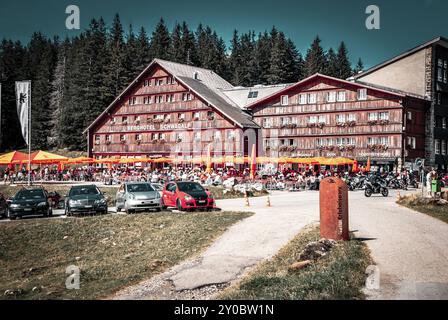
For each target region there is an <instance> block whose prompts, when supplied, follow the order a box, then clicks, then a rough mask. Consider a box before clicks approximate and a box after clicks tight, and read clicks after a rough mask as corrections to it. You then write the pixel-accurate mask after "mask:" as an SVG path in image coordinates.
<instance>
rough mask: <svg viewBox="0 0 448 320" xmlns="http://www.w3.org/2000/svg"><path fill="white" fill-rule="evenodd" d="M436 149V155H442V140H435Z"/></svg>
mask: <svg viewBox="0 0 448 320" xmlns="http://www.w3.org/2000/svg"><path fill="white" fill-rule="evenodd" d="M434 149H435V153H436V154H440V140H439V139H435V140H434Z"/></svg>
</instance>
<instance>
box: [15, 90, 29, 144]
mask: <svg viewBox="0 0 448 320" xmlns="http://www.w3.org/2000/svg"><path fill="white" fill-rule="evenodd" d="M30 95H31V81H16V98H17V114H18V116H19V120H20V126H21V128H22V135H23V138H24V139H25V142H26V143H27V144H29V141H30V140H29V137H30V131H29V114H30V98H31V97H30Z"/></svg>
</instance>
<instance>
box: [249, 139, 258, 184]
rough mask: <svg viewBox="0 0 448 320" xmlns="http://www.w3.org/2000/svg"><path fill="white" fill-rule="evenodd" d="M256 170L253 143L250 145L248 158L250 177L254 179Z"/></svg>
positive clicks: (255, 152)
mask: <svg viewBox="0 0 448 320" xmlns="http://www.w3.org/2000/svg"><path fill="white" fill-rule="evenodd" d="M256 171H257V150H256V148H255V144H254V145H252V156H251V159H250V178H251V179H252V180H253V179H255V173H256Z"/></svg>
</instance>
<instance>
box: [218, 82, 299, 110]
mask: <svg viewBox="0 0 448 320" xmlns="http://www.w3.org/2000/svg"><path fill="white" fill-rule="evenodd" d="M292 85H293V83H287V84H277V85H271V86H264V85H259V86H254V87H234V88H231V89H226V90H222V92H223V93H224V94H225V95H226V96H227V97H228V98H229V99H231V100H232V101H233V102H234V103H235V104H236V105H238V106H239V107H240V108H245V107H246V106H248V105H250V104H252V103H254V102H256V101H258V100H261V99H263V98H265V97H267V96H270V95H272V94H274V93H276V92H278V91H280V90H283V89H285V88H287V87H290V86H292ZM250 93H256V95H253V96H249V94H250Z"/></svg>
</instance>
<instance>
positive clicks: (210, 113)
mask: <svg viewBox="0 0 448 320" xmlns="http://www.w3.org/2000/svg"><path fill="white" fill-rule="evenodd" d="M207 119H208V120H215V113H214V112H213V111H207Z"/></svg>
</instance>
